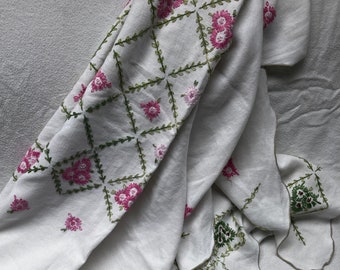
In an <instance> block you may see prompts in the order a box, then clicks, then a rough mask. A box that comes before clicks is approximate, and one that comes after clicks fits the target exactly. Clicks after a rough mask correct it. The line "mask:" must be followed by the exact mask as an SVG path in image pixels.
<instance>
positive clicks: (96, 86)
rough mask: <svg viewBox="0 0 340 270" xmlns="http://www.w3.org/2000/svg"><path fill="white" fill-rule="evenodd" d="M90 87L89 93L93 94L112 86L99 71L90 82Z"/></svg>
mask: <svg viewBox="0 0 340 270" xmlns="http://www.w3.org/2000/svg"><path fill="white" fill-rule="evenodd" d="M91 86H92V90H91V92H94V91H101V90H103V89H104V88H107V87H111V86H112V84H111V83H110V82H108V81H107V78H106V76H105V74H104V73H103V72H102V71H100V70H99V71H98V72H97V74H96V76H95V77H94V79H93V80H92V83H91Z"/></svg>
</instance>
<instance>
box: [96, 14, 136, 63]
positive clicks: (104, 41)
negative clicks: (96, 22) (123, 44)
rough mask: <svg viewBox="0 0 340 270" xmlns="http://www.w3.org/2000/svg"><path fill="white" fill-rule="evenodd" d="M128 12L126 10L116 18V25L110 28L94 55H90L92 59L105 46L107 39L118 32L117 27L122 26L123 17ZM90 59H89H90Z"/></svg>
mask: <svg viewBox="0 0 340 270" xmlns="http://www.w3.org/2000/svg"><path fill="white" fill-rule="evenodd" d="M129 12H130V9H127V10H125V11H124V13H123V14H122V16H120V17H118V18H117V21H116V23H115V24H114V25H113V26H112V27H111V30H110V31H109V32H108V33H107V35H106V37H105V38H104V40H103V41H102V42H101V43H100V45H99V47H98V49H97V50H96V51H95V53H94V54H93V55H92V58H93V57H95V56H96V54H97V52H98V51H99V50H100V49H101V48H102V46H103V44H105V43H106V42H107V40H108V38H109V37H110V36H112V33H113V32H114V31H117V30H118V28H117V27H118V25H119V24H124V19H125V17H126V16H127V15H128V14H129ZM92 58H91V59H92Z"/></svg>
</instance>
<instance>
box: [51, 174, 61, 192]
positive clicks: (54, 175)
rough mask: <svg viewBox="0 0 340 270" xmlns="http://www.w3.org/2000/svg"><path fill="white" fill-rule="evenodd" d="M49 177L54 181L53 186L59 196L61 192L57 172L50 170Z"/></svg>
mask: <svg viewBox="0 0 340 270" xmlns="http://www.w3.org/2000/svg"><path fill="white" fill-rule="evenodd" d="M51 176H52V179H53V181H54V186H55V189H56V191H57V192H58V193H59V194H60V195H61V192H62V189H61V182H60V180H59V177H58V172H57V171H56V170H55V169H54V168H52V171H51Z"/></svg>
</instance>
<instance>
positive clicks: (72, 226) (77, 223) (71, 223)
mask: <svg viewBox="0 0 340 270" xmlns="http://www.w3.org/2000/svg"><path fill="white" fill-rule="evenodd" d="M81 225H82V221H81V219H80V218H78V217H74V216H72V215H71V214H70V213H68V218H67V219H66V221H65V226H66V228H63V229H61V231H63V232H66V231H67V230H69V231H78V230H79V231H82V230H83V229H82V227H81Z"/></svg>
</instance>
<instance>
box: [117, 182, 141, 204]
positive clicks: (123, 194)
mask: <svg viewBox="0 0 340 270" xmlns="http://www.w3.org/2000/svg"><path fill="white" fill-rule="evenodd" d="M141 193H142V188H141V187H140V186H139V185H138V184H136V183H132V184H130V185H128V186H127V187H125V188H124V189H121V190H118V191H117V192H116V194H115V201H116V202H117V203H118V204H119V205H121V206H123V208H124V209H125V210H128V209H129V208H130V206H131V205H132V204H133V202H134V201H135V200H136V199H137V197H138V195H139V194H141Z"/></svg>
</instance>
